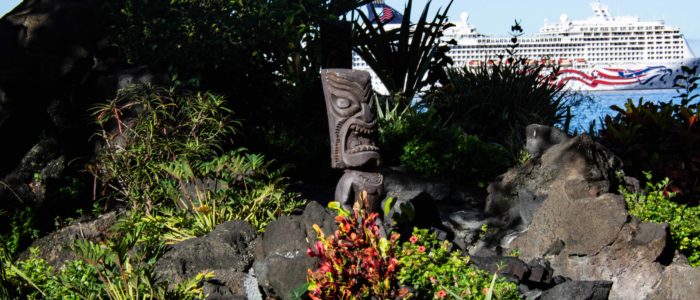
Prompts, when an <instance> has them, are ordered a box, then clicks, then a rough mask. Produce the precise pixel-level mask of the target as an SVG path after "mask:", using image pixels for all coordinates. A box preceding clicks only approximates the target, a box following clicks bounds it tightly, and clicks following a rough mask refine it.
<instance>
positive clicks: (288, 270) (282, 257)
mask: <svg viewBox="0 0 700 300" xmlns="http://www.w3.org/2000/svg"><path fill="white" fill-rule="evenodd" d="M313 224H317V225H319V227H321V229H322V230H323V232H324V233H325V234H326V235H331V234H333V233H334V232H335V230H336V229H337V228H338V226H337V224H336V223H335V213H333V212H332V211H329V210H328V209H326V208H324V207H323V206H321V205H320V204H319V203H318V202H314V201H312V202H309V204H308V205H307V206H306V208H305V209H304V212H303V214H301V215H292V216H282V217H280V218H279V219H277V220H275V221H273V222H272V223H270V224H269V225H268V226H267V229H266V230H265V232H264V233H263V234H262V235H261V236H260V238H258V240H257V244H256V246H255V263H254V264H253V269H254V270H255V275H256V276H257V278H258V283H259V284H260V287H261V288H262V289H263V291H264V292H265V294H266V295H267V296H270V297H277V298H281V299H290V296H291V293H292V290H293V289H295V288H298V287H300V286H302V285H303V284H305V283H306V274H307V270H308V269H316V268H317V267H318V259H317V258H312V257H309V256H308V255H307V254H306V250H307V248H308V247H309V246H311V245H313V244H314V243H315V242H316V241H317V240H318V238H317V237H316V232H315V231H314V230H313V227H312V226H313Z"/></svg>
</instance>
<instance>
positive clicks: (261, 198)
mask: <svg viewBox="0 0 700 300" xmlns="http://www.w3.org/2000/svg"><path fill="white" fill-rule="evenodd" d="M269 164H270V162H266V161H265V158H264V157H263V156H262V155H257V154H250V153H245V152H244V151H243V150H242V149H240V150H239V151H235V152H229V153H227V154H224V155H221V156H219V157H216V158H214V159H213V160H212V161H208V162H203V163H201V164H199V165H196V166H195V167H193V166H191V165H190V164H189V163H188V162H187V161H182V160H178V161H175V162H172V163H169V164H167V165H165V166H164V167H163V168H164V169H165V170H166V172H167V173H168V174H169V175H170V176H171V177H170V178H167V179H164V180H163V181H161V185H162V187H163V190H164V191H165V194H166V195H167V197H168V199H170V200H171V201H172V204H174V206H175V207H176V209H169V208H163V209H160V210H158V211H156V212H154V213H152V214H150V215H148V216H146V217H145V218H146V221H148V222H152V223H153V224H154V225H155V226H159V227H161V228H162V229H163V230H165V231H166V233H164V236H163V238H164V239H165V242H166V243H168V244H171V243H176V242H180V241H183V240H185V239H189V238H193V237H197V236H201V235H204V234H206V233H208V232H210V231H212V230H214V228H215V227H216V226H217V225H218V224H221V223H223V222H227V221H231V220H244V221H247V222H249V223H250V224H251V225H253V227H254V228H256V229H258V230H260V231H262V230H263V229H264V228H265V227H266V226H267V224H268V223H269V222H270V221H272V220H274V219H276V218H277V217H279V216H280V215H283V214H289V213H290V212H292V211H293V210H294V209H296V208H298V207H301V206H302V205H303V204H304V201H301V200H299V199H297V197H296V195H295V194H293V193H289V192H285V188H286V184H285V183H284V177H282V176H281V172H282V170H277V171H269Z"/></svg>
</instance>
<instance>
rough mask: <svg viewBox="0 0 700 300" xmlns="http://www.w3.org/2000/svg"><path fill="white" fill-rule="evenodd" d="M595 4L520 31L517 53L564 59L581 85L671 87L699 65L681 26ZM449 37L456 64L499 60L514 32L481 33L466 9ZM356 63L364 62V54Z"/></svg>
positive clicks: (531, 58) (565, 70)
mask: <svg viewBox="0 0 700 300" xmlns="http://www.w3.org/2000/svg"><path fill="white" fill-rule="evenodd" d="M375 2H382V1H375ZM381 4H382V5H383V3H381ZM375 7H376V4H375ZM591 8H592V9H593V12H594V16H592V17H590V18H588V19H586V20H570V19H569V17H568V16H567V15H561V17H560V19H559V22H546V21H545V24H544V26H543V27H541V28H540V30H539V31H538V32H537V33H535V34H532V35H527V36H521V37H519V38H518V43H519V46H518V47H517V48H516V50H517V55H518V56H519V57H523V58H527V59H528V62H530V63H532V64H536V63H543V62H546V63H555V64H557V65H559V67H560V71H559V76H558V80H560V82H562V83H566V84H567V87H569V88H572V89H580V90H617V89H658V88H672V87H673V84H674V79H675V77H676V75H678V74H681V66H683V65H687V66H694V65H698V58H696V57H695V54H694V53H693V51H692V50H691V49H690V47H689V46H688V44H687V42H686V40H685V38H684V36H683V35H682V34H681V32H680V29H679V28H677V27H672V26H668V25H666V24H665V23H664V21H661V20H654V21H641V20H639V18H637V17H629V16H624V17H613V16H611V15H610V12H609V9H608V7H607V6H606V5H603V4H602V3H600V1H595V2H593V3H591ZM444 39H445V40H452V39H454V40H455V41H456V42H457V44H456V45H454V46H452V47H451V50H450V51H449V52H448V55H449V56H450V57H452V59H453V60H454V65H453V67H462V66H471V67H477V66H479V65H483V64H487V65H488V64H495V63H499V62H500V59H499V57H503V56H507V53H506V49H507V48H508V46H509V45H510V43H511V36H492V35H484V34H480V33H479V32H478V30H477V28H476V27H475V26H473V25H471V24H469V19H468V15H467V14H466V13H463V14H462V16H461V20H460V22H457V23H456V24H455V26H454V27H451V28H449V29H447V30H446V31H445V35H444ZM355 63H356V66H355V67H356V68H364V66H363V65H362V63H363V62H362V61H361V59H358V58H356V59H355Z"/></svg>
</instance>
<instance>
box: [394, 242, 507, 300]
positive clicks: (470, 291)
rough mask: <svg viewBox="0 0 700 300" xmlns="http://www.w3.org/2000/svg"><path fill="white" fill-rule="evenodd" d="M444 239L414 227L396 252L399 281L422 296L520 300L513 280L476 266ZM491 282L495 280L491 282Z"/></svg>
mask: <svg viewBox="0 0 700 300" xmlns="http://www.w3.org/2000/svg"><path fill="white" fill-rule="evenodd" d="M451 248H452V245H451V243H450V242H448V241H442V242H441V241H438V240H437V237H436V235H435V234H434V233H429V232H428V230H427V229H414V230H413V235H412V236H411V237H410V239H409V241H408V242H404V243H403V244H402V245H401V247H400V248H399V249H398V250H397V252H398V253H399V254H398V256H399V266H400V267H401V268H400V271H399V274H398V279H399V281H400V282H401V283H402V284H404V285H406V286H412V287H413V288H415V289H416V292H417V293H418V295H420V296H422V297H423V298H428V297H432V298H443V297H445V296H447V295H448V294H449V295H451V296H452V297H454V298H457V299H485V298H487V297H488V295H493V296H495V297H496V299H520V295H519V294H518V288H517V285H516V284H515V283H512V282H508V281H506V280H505V279H504V278H496V277H495V275H493V276H492V274H489V273H488V272H485V271H482V270H479V269H476V268H475V267H474V266H472V265H471V264H470V263H469V257H468V256H463V255H462V254H461V253H460V252H459V251H451V252H450V249H451ZM492 281H495V282H493V283H492Z"/></svg>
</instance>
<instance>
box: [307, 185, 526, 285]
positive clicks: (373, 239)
mask: <svg viewBox="0 0 700 300" xmlns="http://www.w3.org/2000/svg"><path fill="white" fill-rule="evenodd" d="M363 199H364V198H363ZM329 207H331V208H335V209H336V210H338V216H337V217H336V221H337V222H338V227H339V229H338V230H336V232H335V234H334V235H333V236H330V237H326V236H325V235H324V233H323V232H322V231H321V229H320V228H319V227H318V226H317V225H314V230H315V231H316V233H317V235H318V238H319V241H317V242H316V243H315V245H314V246H313V247H312V248H309V249H308V250H307V252H308V254H309V255H310V256H312V257H319V258H320V259H321V265H320V267H319V268H318V269H317V270H315V271H312V270H309V271H308V277H307V282H308V283H307V290H308V296H309V297H310V298H311V299H370V298H372V299H374V298H377V299H409V298H413V297H417V298H418V299H426V298H428V297H433V298H444V297H445V296H446V295H447V294H448V293H449V294H450V295H452V296H453V297H455V298H457V299H461V298H463V297H464V299H484V298H487V297H489V296H488V295H492V296H494V295H495V296H496V298H498V299H519V294H518V291H517V286H516V285H515V284H514V283H511V282H507V281H505V280H504V279H503V278H499V279H497V278H496V276H495V275H493V276H491V274H489V273H487V272H485V271H480V270H477V269H476V268H474V267H473V266H471V265H470V264H469V257H465V256H462V255H461V254H460V252H459V251H453V252H450V249H451V248H452V245H451V244H450V243H449V242H447V241H444V242H439V241H438V240H437V238H436V235H435V234H431V233H428V231H427V230H426V229H415V228H414V231H413V235H412V236H411V238H410V239H409V241H408V242H404V243H403V244H402V245H399V243H398V239H399V235H398V234H396V233H394V234H391V235H390V237H389V238H388V239H387V238H385V237H381V236H380V235H379V232H380V230H381V229H380V228H379V227H378V226H377V222H376V218H377V217H378V214H376V213H371V214H370V213H367V212H366V211H365V210H363V209H362V206H361V205H358V204H356V205H355V206H354V207H353V211H352V212H348V211H344V210H343V209H342V207H341V206H340V205H339V204H338V203H336V202H331V204H329ZM384 210H388V208H384Z"/></svg>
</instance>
